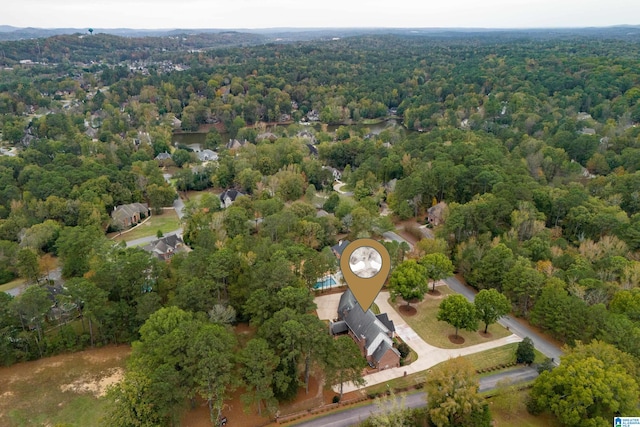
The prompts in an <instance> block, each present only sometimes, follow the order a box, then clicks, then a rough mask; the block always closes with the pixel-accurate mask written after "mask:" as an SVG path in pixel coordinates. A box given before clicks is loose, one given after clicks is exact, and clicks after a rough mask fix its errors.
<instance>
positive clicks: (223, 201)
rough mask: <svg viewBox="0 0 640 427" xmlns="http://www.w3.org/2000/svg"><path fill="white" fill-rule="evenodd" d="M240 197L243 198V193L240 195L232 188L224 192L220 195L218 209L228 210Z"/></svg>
mask: <svg viewBox="0 0 640 427" xmlns="http://www.w3.org/2000/svg"><path fill="white" fill-rule="evenodd" d="M240 196H244V193H241V192H240V191H238V190H234V189H233V188H231V189H229V190H225V191H224V192H223V193H222V194H220V207H221V208H222V209H225V208H228V207H229V206H231V205H232V204H233V202H235V201H236V199H237V198H238V197H240Z"/></svg>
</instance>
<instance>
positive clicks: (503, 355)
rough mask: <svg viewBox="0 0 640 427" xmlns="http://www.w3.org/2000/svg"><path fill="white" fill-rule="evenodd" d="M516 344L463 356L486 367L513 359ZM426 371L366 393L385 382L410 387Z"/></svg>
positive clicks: (539, 355) (478, 366) (539, 358)
mask: <svg viewBox="0 0 640 427" xmlns="http://www.w3.org/2000/svg"><path fill="white" fill-rule="evenodd" d="M517 346H518V344H517V343H513V344H507V345H504V346H502V347H498V348H492V349H489V350H485V351H481V352H479V353H474V354H471V355H468V356H464V358H465V359H467V360H469V361H470V362H471V364H472V365H473V367H474V368H475V369H486V368H490V367H494V366H498V365H502V364H507V363H509V362H512V361H514V360H515V352H516V347H517ZM543 360H544V355H543V354H542V353H537V354H536V362H542V361H543ZM436 366H437V365H436ZM427 373H428V371H423V372H416V373H415V374H410V375H407V376H406V377H400V378H396V379H394V380H391V381H388V382H386V383H383V384H376V385H373V386H371V387H367V388H366V391H367V393H371V394H374V393H383V392H386V391H387V384H389V388H391V389H392V390H393V389H402V388H406V387H412V386H415V385H416V384H417V383H420V382H424V380H425V378H426V376H427ZM493 373H495V372H493ZM487 375H489V374H487Z"/></svg>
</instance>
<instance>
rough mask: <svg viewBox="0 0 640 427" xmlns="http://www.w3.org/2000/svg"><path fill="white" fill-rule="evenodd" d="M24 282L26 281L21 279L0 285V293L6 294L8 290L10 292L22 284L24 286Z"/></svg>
mask: <svg viewBox="0 0 640 427" xmlns="http://www.w3.org/2000/svg"><path fill="white" fill-rule="evenodd" d="M24 282H26V279H23V278H20V277H19V278H17V279H14V280H12V281H10V282H7V283H5V284H4V285H0V292H6V291H8V290H11V289H13V288H16V287H18V286H20V285H22V284H24Z"/></svg>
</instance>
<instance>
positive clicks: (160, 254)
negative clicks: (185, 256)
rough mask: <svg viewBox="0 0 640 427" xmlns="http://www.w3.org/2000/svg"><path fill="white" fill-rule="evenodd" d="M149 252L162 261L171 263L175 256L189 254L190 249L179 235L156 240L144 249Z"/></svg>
mask: <svg viewBox="0 0 640 427" xmlns="http://www.w3.org/2000/svg"><path fill="white" fill-rule="evenodd" d="M142 249H144V250H145V251H147V252H151V253H152V254H153V256H155V257H156V258H158V259H160V260H162V261H169V260H170V259H171V258H172V257H173V255H175V254H177V253H180V252H188V251H189V248H188V247H187V246H186V245H185V244H184V241H182V238H181V237H180V236H178V235H177V234H171V235H169V236H165V237H162V238H160V239H158V240H154V241H153V242H151V243H149V244H148V245H146V246H143V248H142Z"/></svg>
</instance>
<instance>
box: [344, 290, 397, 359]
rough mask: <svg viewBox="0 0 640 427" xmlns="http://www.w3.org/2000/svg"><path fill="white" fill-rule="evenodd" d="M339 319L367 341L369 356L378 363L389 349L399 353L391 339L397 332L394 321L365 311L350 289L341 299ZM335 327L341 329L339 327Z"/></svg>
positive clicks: (366, 346) (357, 335)
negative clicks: (390, 335) (394, 332)
mask: <svg viewBox="0 0 640 427" xmlns="http://www.w3.org/2000/svg"><path fill="white" fill-rule="evenodd" d="M338 319H340V320H343V321H344V322H345V324H346V325H347V327H348V328H349V330H351V332H352V333H353V334H354V335H355V336H356V337H358V338H360V339H364V340H365V348H366V349H367V356H372V357H373V359H374V360H375V361H376V362H379V361H380V358H382V356H383V355H384V354H385V353H386V352H387V351H388V350H389V349H392V350H393V351H394V352H396V353H397V350H396V349H395V348H393V340H392V339H391V338H390V337H389V334H390V333H391V332H392V331H394V330H395V327H394V326H393V321H392V320H390V319H389V317H388V316H386V315H384V316H382V318H378V317H377V316H376V315H375V314H373V312H372V311H371V310H367V311H366V312H365V311H363V310H362V307H360V304H358V301H357V300H356V298H355V296H354V295H353V293H352V292H351V290H350V289H347V290H346V291H345V292H344V293H343V294H342V296H341V297H340V302H339V303H338ZM336 323H339V322H336ZM335 327H336V328H339V326H337V325H336V326H335ZM332 331H333V328H332ZM336 333H337V332H336ZM398 354H399V353H398Z"/></svg>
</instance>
